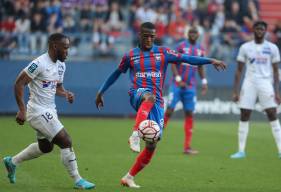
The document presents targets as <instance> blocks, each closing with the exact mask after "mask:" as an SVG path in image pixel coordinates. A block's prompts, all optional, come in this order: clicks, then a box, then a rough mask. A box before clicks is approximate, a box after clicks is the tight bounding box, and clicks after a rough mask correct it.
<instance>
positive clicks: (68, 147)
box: [52, 129, 95, 189]
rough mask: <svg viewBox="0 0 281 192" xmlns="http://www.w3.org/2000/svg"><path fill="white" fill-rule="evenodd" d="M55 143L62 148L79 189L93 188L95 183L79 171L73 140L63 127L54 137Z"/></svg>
mask: <svg viewBox="0 0 281 192" xmlns="http://www.w3.org/2000/svg"><path fill="white" fill-rule="evenodd" d="M52 142H53V143H54V144H56V145H58V146H59V147H60V148H61V160H62V163H63V165H64V166H65V168H66V170H67V171H68V174H69V175H70V176H71V178H73V180H74V182H75V185H74V188H77V189H92V188H94V187H95V184H93V183H91V182H89V181H87V180H85V179H83V178H82V177H81V176H80V174H79V171H78V165H77V161H76V156H75V153H74V151H73V148H72V142H71V138H70V136H69V135H68V134H67V132H66V130H65V129H62V130H61V131H60V132H59V133H58V134H57V135H56V136H55V138H54V139H53V141H52Z"/></svg>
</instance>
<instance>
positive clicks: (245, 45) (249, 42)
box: [240, 40, 255, 49]
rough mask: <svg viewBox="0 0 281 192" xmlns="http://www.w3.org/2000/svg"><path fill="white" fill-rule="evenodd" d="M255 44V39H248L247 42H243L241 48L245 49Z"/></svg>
mask: <svg viewBox="0 0 281 192" xmlns="http://www.w3.org/2000/svg"><path fill="white" fill-rule="evenodd" d="M253 46H255V43H254V41H253V40H251V41H247V42H245V43H243V44H242V45H241V46H240V49H241V48H242V49H243V48H248V47H253Z"/></svg>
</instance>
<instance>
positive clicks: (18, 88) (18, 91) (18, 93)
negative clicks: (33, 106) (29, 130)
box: [14, 71, 32, 125]
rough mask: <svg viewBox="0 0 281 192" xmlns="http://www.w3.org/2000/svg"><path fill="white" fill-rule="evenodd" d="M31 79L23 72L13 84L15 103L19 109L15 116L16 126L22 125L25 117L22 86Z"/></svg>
mask: <svg viewBox="0 0 281 192" xmlns="http://www.w3.org/2000/svg"><path fill="white" fill-rule="evenodd" d="M31 80H32V79H31V78H30V77H29V76H28V75H27V74H26V72H25V71H22V72H21V73H20V74H19V75H18V77H17V79H16V82H15V85H14V91H15V97H16V101H17V105H18V108H19V111H18V112H17V115H16V121H17V123H18V124H20V125H23V124H24V122H25V120H26V117H25V114H26V108H25V103H24V99H23V95H24V86H25V85H27V84H28V83H29V82H30V81H31Z"/></svg>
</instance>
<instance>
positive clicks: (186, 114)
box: [184, 111, 193, 117]
mask: <svg viewBox="0 0 281 192" xmlns="http://www.w3.org/2000/svg"><path fill="white" fill-rule="evenodd" d="M184 114H185V116H186V117H192V116H193V112H192V111H185V112H184Z"/></svg>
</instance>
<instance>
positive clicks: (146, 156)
mask: <svg viewBox="0 0 281 192" xmlns="http://www.w3.org/2000/svg"><path fill="white" fill-rule="evenodd" d="M154 151H155V150H154V149H153V150H151V149H148V148H147V147H145V148H144V149H143V151H142V152H141V153H140V154H139V155H138V157H137V159H136V161H135V163H134V165H133V166H132V168H131V169H130V171H129V174H130V175H131V176H135V175H136V174H138V172H140V171H141V170H142V169H143V168H144V167H145V166H146V165H147V164H148V163H149V162H150V160H151V158H152V156H153V154H154Z"/></svg>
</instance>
